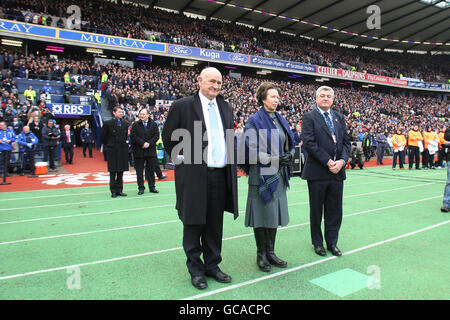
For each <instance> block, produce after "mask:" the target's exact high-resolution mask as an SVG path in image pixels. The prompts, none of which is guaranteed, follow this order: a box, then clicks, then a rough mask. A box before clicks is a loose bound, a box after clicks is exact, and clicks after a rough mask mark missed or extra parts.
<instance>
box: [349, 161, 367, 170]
mask: <svg viewBox="0 0 450 320" xmlns="http://www.w3.org/2000/svg"><path fill="white" fill-rule="evenodd" d="M356 166H358V167H359V168H360V169H362V167H364V162H363V161H362V159H359V160H358V159H352V160H351V161H350V167H352V169H354V168H355V167H356Z"/></svg>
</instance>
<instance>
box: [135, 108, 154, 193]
mask: <svg viewBox="0 0 450 320" xmlns="http://www.w3.org/2000/svg"><path fill="white" fill-rule="evenodd" d="M138 116H139V120H138V121H136V122H135V123H133V126H132V127H131V134H130V140H131V148H132V150H133V155H134V167H135V169H136V176H137V184H138V189H139V191H138V195H141V194H144V190H145V186H144V178H143V173H144V168H145V178H146V180H147V182H148V188H149V189H150V192H152V193H158V192H159V191H158V190H156V188H155V168H156V166H158V159H157V157H156V141H158V139H159V129H158V126H157V124H156V122H154V121H152V120H151V119H150V118H149V113H148V110H147V109H146V108H142V109H141V110H140V111H139V114H138Z"/></svg>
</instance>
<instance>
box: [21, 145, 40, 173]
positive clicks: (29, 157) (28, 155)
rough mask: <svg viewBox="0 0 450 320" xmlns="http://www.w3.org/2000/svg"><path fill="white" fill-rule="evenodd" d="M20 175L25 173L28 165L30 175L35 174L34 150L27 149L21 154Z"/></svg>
mask: <svg viewBox="0 0 450 320" xmlns="http://www.w3.org/2000/svg"><path fill="white" fill-rule="evenodd" d="M20 159H21V161H20V173H24V171H25V167H26V165H27V163H28V164H29V166H30V173H31V174H34V172H35V169H36V167H35V163H34V150H33V149H30V148H26V149H25V151H23V152H21V153H20Z"/></svg>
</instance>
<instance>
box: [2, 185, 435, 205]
mask: <svg viewBox="0 0 450 320" xmlns="http://www.w3.org/2000/svg"><path fill="white" fill-rule="evenodd" d="M430 184H434V183H432V182H430V183H422V184H416V185H412V186H408V187H400V188H394V189H385V190H380V191H374V192H369V193H365V194H358V195H355V196H360V195H372V194H377V193H383V192H390V191H396V190H403V189H410V188H415V187H422V186H426V185H430ZM344 192H345V190H344ZM174 195H175V194H169V195H165V196H174ZM162 196H164V195H162ZM244 196H245V197H246V196H247V195H246V194H242V195H239V197H244ZM160 197H161V196H160ZM349 197H351V196H349ZM135 199H143V198H141V197H140V196H136V197H125V198H124V197H121V198H120V200H135ZM145 199H150V198H145ZM152 199H153V198H152ZM106 201H111V199H102V200H91V201H83V202H69V203H57V204H46V205H41V206H31V207H16V208H1V209H0V211H6V210H22V209H38V208H48V207H58V206H67V205H79V204H88V203H97V202H106ZM112 201H114V200H112ZM174 205H175V204H174Z"/></svg>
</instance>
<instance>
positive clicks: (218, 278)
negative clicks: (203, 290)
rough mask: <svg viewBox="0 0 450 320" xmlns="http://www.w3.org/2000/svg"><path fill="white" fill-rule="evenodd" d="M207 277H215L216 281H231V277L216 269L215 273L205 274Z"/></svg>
mask: <svg viewBox="0 0 450 320" xmlns="http://www.w3.org/2000/svg"><path fill="white" fill-rule="evenodd" d="M206 275H207V276H208V277H212V278H214V279H216V281H217V282H222V283H229V282H231V277H230V276H229V275H227V274H226V273H224V272H222V271H220V270H219V271H217V272H216V274H210V273H207V274H206Z"/></svg>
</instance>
